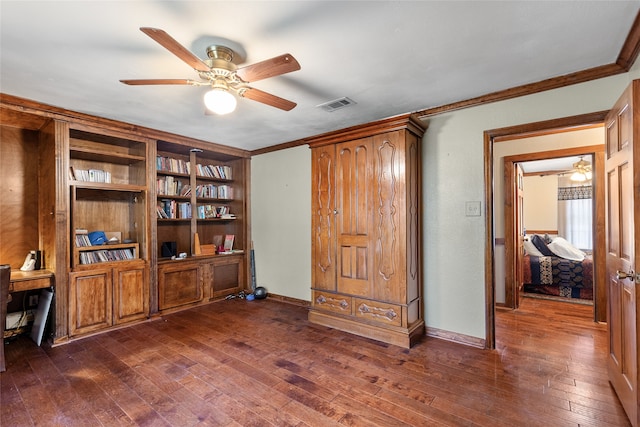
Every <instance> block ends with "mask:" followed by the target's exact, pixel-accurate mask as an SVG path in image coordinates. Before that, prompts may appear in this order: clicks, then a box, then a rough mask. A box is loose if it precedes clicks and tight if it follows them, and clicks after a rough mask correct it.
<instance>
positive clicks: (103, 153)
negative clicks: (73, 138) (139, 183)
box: [69, 147, 145, 165]
mask: <svg viewBox="0 0 640 427" xmlns="http://www.w3.org/2000/svg"><path fill="white" fill-rule="evenodd" d="M69 155H70V156H71V157H72V158H74V159H82V160H92V161H97V162H105V163H115V164H122V165H129V164H131V163H135V162H142V163H144V162H145V157H144V156H138V155H132V154H126V153H122V154H114V153H113V152H112V151H107V150H100V149H88V148H74V147H70V149H69Z"/></svg>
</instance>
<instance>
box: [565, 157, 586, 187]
mask: <svg viewBox="0 0 640 427" xmlns="http://www.w3.org/2000/svg"><path fill="white" fill-rule="evenodd" d="M572 166H573V169H570V170H568V171H565V172H562V173H560V174H558V175H562V176H563V175H565V174H571V176H570V177H569V179H570V180H571V181H576V182H584V181H590V180H591V177H592V168H591V162H589V161H587V160H585V159H584V157H583V156H581V157H580V160H578V161H577V162H575V163H574V164H573V165H572Z"/></svg>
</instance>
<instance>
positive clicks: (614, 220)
mask: <svg viewBox="0 0 640 427" xmlns="http://www.w3.org/2000/svg"><path fill="white" fill-rule="evenodd" d="M639 89H640V86H639V83H638V81H634V82H633V83H632V84H631V85H630V86H629V88H628V89H627V90H626V91H625V92H624V93H623V94H622V96H621V97H620V99H619V100H618V102H617V103H616V104H615V106H614V107H613V109H612V110H611V112H610V113H609V115H608V116H607V118H606V122H605V125H606V159H605V173H606V179H605V182H606V185H605V191H606V200H607V209H606V216H605V223H606V236H607V247H606V249H607V261H606V267H607V274H606V277H607V288H608V292H609V302H608V307H607V308H608V309H607V325H608V331H609V354H608V358H607V369H608V374H609V380H610V381H611V383H612V385H613V388H614V389H615V391H616V393H617V395H618V398H619V399H620V402H621V403H622V406H623V407H624V409H625V412H626V413H627V416H628V417H629V420H630V421H631V424H632V425H633V426H638V425H639V419H638V416H639V413H638V403H639V397H640V396H639V394H638V349H637V345H638V326H637V325H638V320H639V319H638V297H639V296H640V295H639V293H638V292H637V291H636V281H635V277H633V274H632V275H631V276H632V277H631V278H623V277H618V274H619V273H618V272H623V273H627V272H632V271H635V267H637V265H636V257H637V256H638V255H640V254H639V253H638V248H637V247H636V246H637V245H638V243H637V242H636V241H635V236H636V235H637V228H638V226H639V225H640V224H639V222H640V221H639V218H638V213H637V203H638V200H636V198H637V197H638V196H637V195H638V191H639V188H638V187H640V184H639V183H638V181H640V179H639V176H638V175H639V170H638V164H636V165H635V175H634V158H635V159H636V161H637V159H638V156H639V153H638V151H639V150H638V148H637V145H638V142H637V140H638V138H636V135H634V133H635V129H634V128H635V127H638V124H637V123H636V120H634V111H633V110H634V105H635V104H637V102H636V99H637V97H638V94H639V92H638V90H639ZM634 187H635V188H634ZM634 206H635V207H634Z"/></svg>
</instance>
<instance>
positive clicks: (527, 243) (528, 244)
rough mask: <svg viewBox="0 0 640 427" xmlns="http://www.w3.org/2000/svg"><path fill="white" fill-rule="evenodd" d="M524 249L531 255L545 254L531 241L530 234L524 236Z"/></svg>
mask: <svg viewBox="0 0 640 427" xmlns="http://www.w3.org/2000/svg"><path fill="white" fill-rule="evenodd" d="M524 250H525V251H526V252H527V255H531V256H544V255H542V253H541V252H540V251H539V250H538V249H537V248H536V247H535V246H534V245H533V243H531V240H529V237H528V236H525V238H524Z"/></svg>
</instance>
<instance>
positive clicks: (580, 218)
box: [516, 154, 594, 305]
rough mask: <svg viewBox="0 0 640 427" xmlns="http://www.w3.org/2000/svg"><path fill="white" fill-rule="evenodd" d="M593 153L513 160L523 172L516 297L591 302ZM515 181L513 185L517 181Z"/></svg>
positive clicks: (592, 294) (590, 303)
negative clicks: (517, 294) (520, 239)
mask: <svg viewBox="0 0 640 427" xmlns="http://www.w3.org/2000/svg"><path fill="white" fill-rule="evenodd" d="M592 166H593V155H590V154H588V155H581V156H567V157H549V158H546V159H540V160H531V161H524V162H521V163H517V167H518V168H521V170H522V178H521V179H522V191H521V192H520V194H521V196H522V197H521V198H522V200H521V202H520V203H519V204H518V206H516V209H518V210H522V212H521V218H522V219H521V220H520V221H521V222H522V224H521V230H520V231H521V232H522V254H521V256H518V257H516V262H517V263H518V264H517V265H516V272H517V273H516V280H518V281H519V283H518V292H520V298H522V297H528V298H536V299H546V300H556V301H561V302H567V303H574V304H583V305H593V296H594V292H593V283H594V281H593V271H594V269H593V241H594V239H593V211H594V206H593V185H592V184H593V180H592V178H593V173H592V169H593V167H592ZM516 185H518V183H516Z"/></svg>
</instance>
